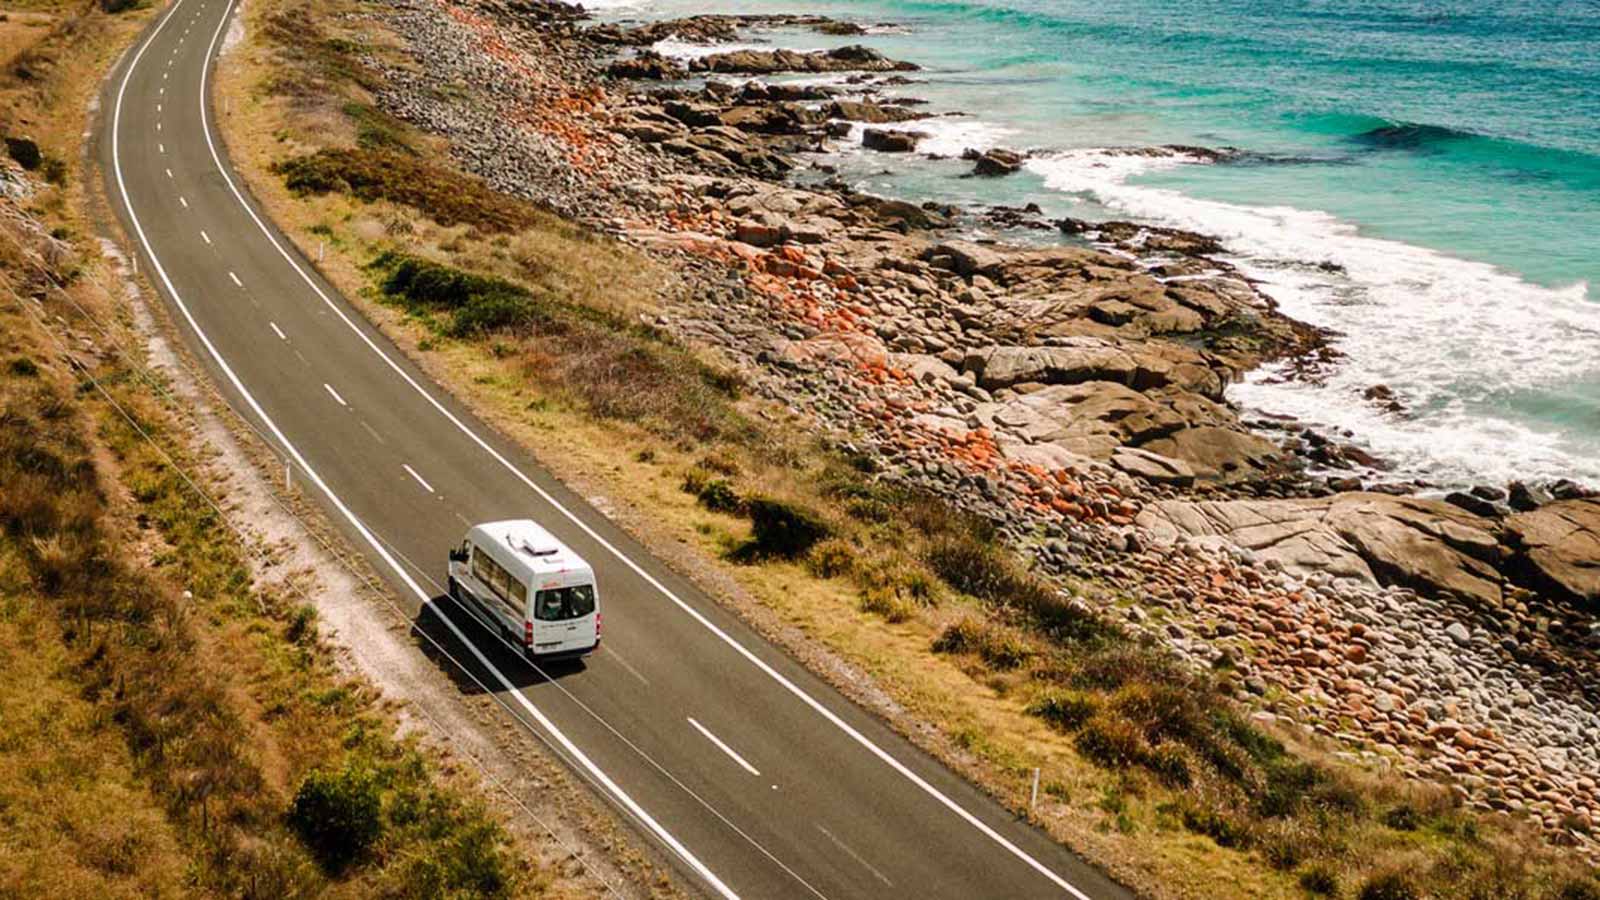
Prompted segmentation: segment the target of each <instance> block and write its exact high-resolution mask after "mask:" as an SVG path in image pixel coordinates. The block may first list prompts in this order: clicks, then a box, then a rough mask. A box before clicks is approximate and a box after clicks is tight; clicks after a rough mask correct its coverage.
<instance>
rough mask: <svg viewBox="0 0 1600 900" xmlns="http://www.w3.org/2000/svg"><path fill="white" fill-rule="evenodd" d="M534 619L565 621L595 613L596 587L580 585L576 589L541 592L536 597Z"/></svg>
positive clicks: (566, 588)
mask: <svg viewBox="0 0 1600 900" xmlns="http://www.w3.org/2000/svg"><path fill="white" fill-rule="evenodd" d="M535 600H536V601H537V602H536V603H535V604H534V607H533V615H534V618H536V619H539V620H540V621H543V622H559V621H561V620H563V619H581V618H583V617H584V616H587V615H588V614H590V613H592V612H594V586H593V585H588V584H580V585H576V586H574V587H565V588H557V589H555V590H549V591H540V592H539V593H538V594H537V595H535Z"/></svg>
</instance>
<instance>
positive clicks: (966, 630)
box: [933, 619, 984, 653]
mask: <svg viewBox="0 0 1600 900" xmlns="http://www.w3.org/2000/svg"><path fill="white" fill-rule="evenodd" d="M983 633H984V627H983V625H982V624H980V623H979V622H976V621H973V620H972V619H962V620H961V621H959V622H952V623H951V624H949V625H946V626H945V627H944V630H943V631H941V632H939V636H938V637H936V638H934V639H933V652H935V653H975V652H977V649H978V647H979V646H980V644H981V642H982V640H983Z"/></svg>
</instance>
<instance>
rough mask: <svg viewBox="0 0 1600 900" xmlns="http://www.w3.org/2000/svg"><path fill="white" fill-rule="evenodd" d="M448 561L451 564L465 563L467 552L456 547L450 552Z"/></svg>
mask: <svg viewBox="0 0 1600 900" xmlns="http://www.w3.org/2000/svg"><path fill="white" fill-rule="evenodd" d="M450 561H451V562H458V563H464V562H466V561H467V551H466V550H465V549H464V548H461V547H456V548H455V549H453V550H451V551H450Z"/></svg>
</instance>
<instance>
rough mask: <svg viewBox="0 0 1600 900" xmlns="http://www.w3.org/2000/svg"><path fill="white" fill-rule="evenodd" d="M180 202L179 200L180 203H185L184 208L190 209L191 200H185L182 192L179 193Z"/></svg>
mask: <svg viewBox="0 0 1600 900" xmlns="http://www.w3.org/2000/svg"><path fill="white" fill-rule="evenodd" d="M178 202H179V203H181V204H183V208H184V209H188V208H189V201H188V200H185V199H184V198H183V195H182V194H179V195H178Z"/></svg>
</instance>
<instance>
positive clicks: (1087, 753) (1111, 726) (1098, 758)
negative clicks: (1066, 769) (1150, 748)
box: [1073, 715, 1145, 769]
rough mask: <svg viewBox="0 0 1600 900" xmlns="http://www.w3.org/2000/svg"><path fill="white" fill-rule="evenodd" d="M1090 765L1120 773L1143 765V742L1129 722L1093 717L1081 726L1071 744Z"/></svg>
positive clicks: (1113, 718)
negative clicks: (1119, 771) (1125, 769)
mask: <svg viewBox="0 0 1600 900" xmlns="http://www.w3.org/2000/svg"><path fill="white" fill-rule="evenodd" d="M1073 745H1074V746H1076V747H1077V748H1078V752H1079V753H1081V754H1083V755H1084V757H1086V758H1087V759H1088V760H1089V761H1090V762H1093V763H1095V764H1096V765H1100V766H1104V767H1105V768H1108V769H1120V768H1124V767H1126V766H1130V765H1137V764H1139V763H1141V762H1143V761H1144V756H1145V744H1144V738H1143V736H1141V735H1140V734H1139V729H1138V727H1137V726H1135V725H1134V724H1133V723H1132V722H1129V721H1128V720H1127V719H1124V718H1122V717H1120V716H1116V715H1109V716H1108V715H1096V716H1091V717H1090V718H1089V720H1088V721H1087V722H1085V723H1083V727H1082V728H1081V729H1080V730H1079V731H1078V737H1077V739H1076V740H1074V741H1073Z"/></svg>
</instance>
